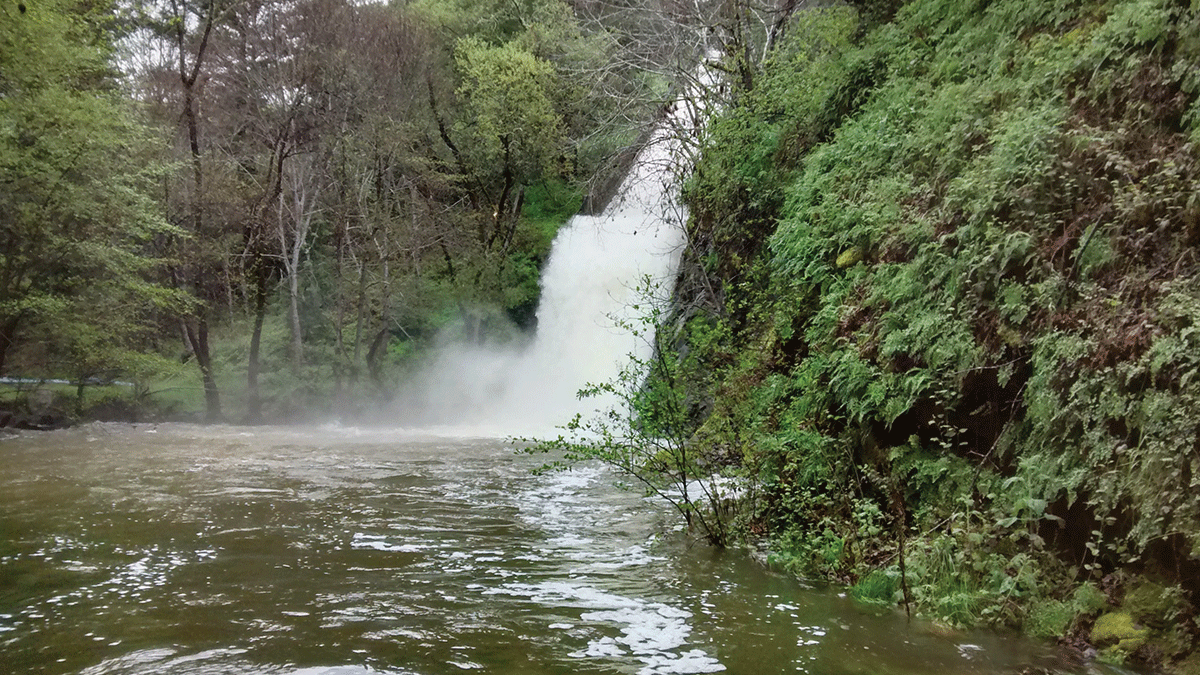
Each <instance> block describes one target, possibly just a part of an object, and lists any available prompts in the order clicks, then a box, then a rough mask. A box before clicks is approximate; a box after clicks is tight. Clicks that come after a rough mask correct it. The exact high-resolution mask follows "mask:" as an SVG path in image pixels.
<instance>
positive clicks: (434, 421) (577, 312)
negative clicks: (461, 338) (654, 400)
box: [400, 105, 689, 435]
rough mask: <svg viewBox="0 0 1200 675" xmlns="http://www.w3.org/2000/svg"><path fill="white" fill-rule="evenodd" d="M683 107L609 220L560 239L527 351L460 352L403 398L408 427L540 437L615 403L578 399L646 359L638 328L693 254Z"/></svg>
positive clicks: (577, 221)
mask: <svg viewBox="0 0 1200 675" xmlns="http://www.w3.org/2000/svg"><path fill="white" fill-rule="evenodd" d="M688 110H689V109H688V107H687V106H683V105H676V106H673V108H672V109H671V111H670V114H669V115H668V116H667V119H666V120H665V121H663V122H662V123H661V124H660V125H659V126H658V128H657V130H656V131H655V133H654V134H652V135H651V138H650V140H649V142H648V143H647V144H646V145H645V147H644V148H643V149H642V150H641V152H640V153H639V155H638V157H637V159H636V161H635V162H634V164H633V167H632V169H631V170H630V173H629V175H628V176H627V177H626V178H625V180H624V182H623V183H622V185H621V189H620V190H619V192H618V194H617V197H616V198H614V200H613V202H612V203H611V204H610V205H609V206H608V208H607V209H605V211H604V213H603V214H601V215H599V216H582V215H581V216H575V217H574V218H572V219H571V221H570V222H569V223H568V224H567V225H566V226H564V227H563V229H562V230H560V231H559V233H558V236H557V237H556V238H555V240H554V244H553V246H552V249H551V253H550V258H549V261H548V262H547V265H546V267H545V270H544V271H543V274H542V281H541V285H542V296H541V302H540V304H539V306H538V312H537V318H538V329H537V334H536V336H535V337H534V339H533V341H532V342H531V343H530V344H528V345H527V346H526V347H525V348H524V349H519V350H514V349H506V350H496V349H485V348H480V347H474V346H471V347H468V346H462V345H452V346H448V347H446V348H444V349H443V350H441V352H440V353H439V356H438V357H437V358H436V359H435V361H434V363H433V364H432V365H431V367H430V368H428V369H427V370H426V371H425V372H424V373H422V374H420V375H418V376H417V377H416V378H414V379H413V380H412V381H411V382H410V383H409V386H408V387H406V389H405V391H403V392H402V393H401V396H400V401H401V404H400V407H401V410H402V413H401V416H402V420H403V423H404V424H406V425H414V426H445V427H451V428H453V429H455V430H456V431H458V432H463V431H466V432H469V433H472V434H480V435H495V434H504V435H539V434H545V433H548V432H552V431H553V430H554V427H555V426H557V425H562V424H565V423H566V422H568V421H570V419H571V418H572V417H573V416H574V415H575V414H576V413H579V414H582V415H584V416H587V415H589V414H590V413H592V412H593V411H594V410H596V409H598V408H599V409H602V408H604V407H606V405H607V403H608V402H606V401H604V400H601V399H591V398H590V399H584V400H580V399H579V398H578V396H577V393H578V391H579V390H580V389H581V388H582V387H584V386H586V385H588V384H598V383H601V382H608V381H611V380H613V379H614V378H615V377H617V376H618V375H619V373H620V372H621V369H622V368H623V367H624V366H625V364H627V363H628V362H629V359H630V356H631V355H632V356H638V357H641V358H646V357H648V356H649V354H648V351H649V349H650V346H649V344H648V343H647V342H646V339H645V337H644V336H642V337H639V336H638V335H635V334H633V333H632V332H631V331H629V330H628V328H621V327H620V326H619V324H620V323H621V322H622V321H624V322H635V323H636V322H637V321H638V318H639V311H638V310H634V309H632V307H633V306H634V305H638V306H640V307H642V308H643V310H644V308H645V303H646V302H647V301H649V300H650V299H648V298H646V297H643V294H644V292H645V290H646V288H647V285H646V283H645V282H646V281H647V280H648V281H649V282H650V283H649V287H650V288H653V289H655V295H657V296H662V297H666V296H669V294H670V292H671V290H672V289H673V285H674V274H675V270H676V268H677V266H678V263H679V257H680V254H681V253H682V250H683V246H684V239H685V233H684V212H683V209H682V207H681V206H680V204H679V200H678V194H677V191H676V189H675V188H676V186H677V184H678V176H677V170H676V167H678V166H679V165H680V162H679V161H678V159H679V154H680V142H679V140H678V138H679V136H678V129H680V128H685V127H684V125H685V123H686V122H688V120H685V119H684V117H685V115H686V114H687V111H688Z"/></svg>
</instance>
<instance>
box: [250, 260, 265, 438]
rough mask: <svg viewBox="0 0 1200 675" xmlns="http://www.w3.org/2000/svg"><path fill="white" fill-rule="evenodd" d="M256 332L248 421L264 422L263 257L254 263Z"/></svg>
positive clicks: (251, 338)
mask: <svg viewBox="0 0 1200 675" xmlns="http://www.w3.org/2000/svg"><path fill="white" fill-rule="evenodd" d="M254 267H255V269H254V332H252V333H251V334H250V359H249V362H248V363H247V364H246V408H247V411H246V421H247V422H249V423H251V424H258V423H260V422H262V394H261V393H260V391H259V388H258V373H259V351H260V349H261V347H262V328H263V320H264V319H265V318H266V315H267V272H266V269H265V268H264V267H263V262H262V260H261V259H259V260H257V261H256V262H255V265H254Z"/></svg>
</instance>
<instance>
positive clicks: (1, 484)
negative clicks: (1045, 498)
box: [0, 425, 1115, 675]
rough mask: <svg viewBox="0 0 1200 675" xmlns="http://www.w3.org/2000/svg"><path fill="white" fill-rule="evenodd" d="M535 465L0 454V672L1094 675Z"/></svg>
mask: <svg viewBox="0 0 1200 675" xmlns="http://www.w3.org/2000/svg"><path fill="white" fill-rule="evenodd" d="M541 461H542V459H541V458H535V457H529V456H525V455H520V454H517V453H514V452H513V450H512V448H511V446H509V445H508V444H506V443H505V442H503V441H497V440H491V439H471V438H456V437H449V436H446V437H440V436H435V435H427V434H418V433H408V432H404V431H400V430H360V429H352V428H341V427H319V428H308V429H301V428H286V429H278V428H237V427H200V426H187V425H159V426H141V425H138V426H130V425H93V426H88V427H84V428H79V429H72V430H66V431H56V432H49V433H35V432H30V433H27V434H23V435H19V436H15V437H8V438H6V439H5V440H2V441H0V469H2V470H0V673H55V674H57V673H79V674H83V675H110V674H111V675H118V674H119V675H135V674H136V675H149V674H158V673H170V674H179V675H225V674H230V675H275V674H280V675H283V674H287V675H293V674H299V675H366V674H369V673H380V674H387V675H439V674H446V673H462V672H464V671H465V672H472V671H473V672H479V673H495V674H502V675H509V674H513V675H515V674H530V675H542V674H547V675H548V674H558V673H562V674H566V673H639V674H642V675H650V674H668V673H707V672H727V673H735V674H742V673H744V674H747V675H761V674H770V673H814V674H831V675H832V674H852V673H854V674H857V673H863V674H867V673H870V674H879V675H891V674H896V675H899V674H908V673H914V674H915V673H964V674H966V673H978V674H984V675H988V674H1000V673H1014V674H1015V673H1022V672H1029V669H1031V668H1036V669H1044V670H1045V671H1049V672H1053V673H1087V672H1107V673H1111V672H1115V671H1114V670H1112V669H1108V668H1106V667H1105V668H1103V669H1102V668H1101V667H1100V666H1096V665H1079V664H1075V663H1073V662H1072V661H1070V660H1069V659H1067V658H1066V656H1065V655H1064V654H1062V653H1060V652H1059V651H1058V650H1057V649H1056V648H1054V647H1053V646H1052V645H1048V644H1043V643H1039V642H1035V641H1031V640H1027V639H1023V638H1020V637H1018V636H1006V635H1001V634H997V633H994V632H987V631H981V632H971V633H955V632H946V631H938V630H934V629H932V628H931V627H930V626H929V625H927V624H924V623H921V622H912V623H910V622H907V621H906V620H905V618H904V616H903V614H902V613H899V612H888V611H885V612H880V611H878V610H870V609H867V608H863V607H860V606H857V605H856V604H855V603H854V602H853V601H851V600H850V599H848V598H846V597H845V596H844V594H843V593H840V592H839V590H838V589H829V588H815V587H811V586H809V585H806V584H805V583H803V582H801V581H799V580H797V579H793V578H790V577H785V576H781V575H778V574H774V573H771V572H770V571H769V570H766V569H764V568H763V567H762V566H760V565H758V564H756V563H755V562H754V561H753V560H751V559H750V558H749V557H748V556H747V555H746V554H745V553H742V552H736V551H725V552H719V551H714V550H712V549H709V548H707V547H704V546H701V545H695V544H689V542H688V540H687V538H686V537H685V536H683V535H682V534H681V533H679V532H678V529H677V525H676V520H675V518H674V517H673V515H672V513H671V512H670V511H669V510H667V509H666V508H665V507H664V506H663V505H662V504H660V503H657V502H654V501H650V500H647V499H645V498H643V496H642V495H641V494H640V493H638V492H634V491H629V490H622V489H620V488H618V487H616V486H615V478H614V476H612V475H611V474H609V473H608V472H607V471H606V470H604V469H603V468H602V467H598V466H582V467H579V468H577V469H575V470H572V471H568V472H561V473H548V474H541V475H535V474H534V473H533V472H532V469H533V468H535V467H536V466H538V465H539V464H540V462H541ZM1039 672H1040V671H1039Z"/></svg>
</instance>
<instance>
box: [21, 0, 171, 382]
mask: <svg viewBox="0 0 1200 675" xmlns="http://www.w3.org/2000/svg"><path fill="white" fill-rule="evenodd" d="M108 9H109V8H107V7H105V6H103V5H80V4H78V3H74V2H69V1H66V0H45V1H44V2H37V3H29V4H28V5H26V4H24V3H21V4H17V3H4V4H3V5H0V372H4V371H5V369H6V368H7V367H8V366H9V364H10V361H9V359H10V357H12V356H13V355H14V354H18V353H20V352H24V353H26V354H27V355H28V356H29V357H30V358H29V359H27V360H26V362H24V363H22V364H21V365H22V367H23V368H25V369H28V370H26V372H29V370H34V371H40V372H41V373H42V374H55V375H59V376H62V375H64V374H68V373H69V374H71V375H80V374H85V373H90V374H101V373H107V374H109V375H116V374H120V373H122V372H128V370H127V368H126V366H127V365H128V363H129V360H128V359H127V358H126V356H127V355H128V354H129V352H130V351H131V350H137V349H140V348H141V347H142V346H143V344H142V343H140V342H139V340H138V338H139V337H141V336H143V330H144V329H145V328H146V326H147V325H148V323H149V322H150V321H152V320H153V319H154V318H155V316H154V313H155V312H156V311H157V310H161V309H164V308H167V307H169V306H172V305H174V304H175V303H176V301H177V300H178V297H177V296H174V295H173V294H171V293H169V292H166V291H164V289H162V288H160V287H157V286H155V285H153V284H152V283H150V282H149V281H148V279H149V278H150V271H151V268H152V267H153V266H154V264H155V263H154V261H153V260H152V259H150V258H148V257H147V255H146V248H145V247H146V246H147V244H148V242H150V240H152V239H153V238H155V237H157V236H161V235H164V234H165V233H168V232H171V228H170V227H169V226H168V225H167V223H166V221H165V220H164V219H163V218H162V217H161V215H160V211H159V209H158V206H157V205H156V204H155V203H154V201H153V200H152V199H151V198H150V197H149V195H150V194H151V190H152V189H153V186H154V183H155V181H156V179H157V178H158V176H157V175H156V174H155V172H154V168H153V167H154V166H155V164H156V163H155V161H154V159H155V152H156V150H155V145H154V141H153V139H152V137H151V136H150V134H149V133H148V132H147V130H146V129H145V128H144V127H143V126H142V125H140V124H139V123H138V122H137V120H136V118H135V116H134V115H133V113H132V110H131V108H130V107H129V106H127V105H126V104H125V103H124V102H123V101H122V100H121V98H120V96H119V93H118V91H117V87H116V80H115V71H114V70H112V69H111V68H110V66H109V61H110V59H111V54H112V50H111V42H112V35H111V33H110V32H109V30H108V29H107V27H108V26H110V25H111V21H110V20H109V19H110V14H109V12H108Z"/></svg>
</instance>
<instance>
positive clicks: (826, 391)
mask: <svg viewBox="0 0 1200 675" xmlns="http://www.w3.org/2000/svg"><path fill="white" fill-rule="evenodd" d="M745 84H749V86H743V87H742V88H741V90H740V92H739V93H738V96H737V103H736V105H734V106H732V107H731V108H729V109H728V110H727V111H726V112H725V114H723V115H722V116H721V117H720V118H719V119H718V120H715V121H714V123H713V125H712V127H711V129H710V136H709V138H708V140H707V144H706V146H705V147H706V149H705V153H704V156H703V159H702V161H701V163H700V165H699V166H698V167H697V170H696V172H695V175H694V177H693V178H692V179H691V181H690V182H689V184H688V185H687V199H688V203H689V206H690V208H691V209H692V221H691V225H690V235H691V241H692V249H691V251H690V255H689V257H688V260H689V263H688V268H687V269H685V270H683V272H682V273H681V284H682V285H681V287H680V291H679V307H680V312H679V314H678V316H677V317H676V321H677V325H684V326H693V327H695V326H702V327H705V328H704V330H703V331H702V333H703V334H704V335H705V336H707V337H706V339H705V340H704V341H703V342H694V343H693V344H691V345H689V348H688V349H687V350H680V353H686V354H687V358H688V359H689V360H694V359H695V358H697V357H696V354H695V351H696V350H703V352H704V357H703V358H704V359H705V362H706V364H707V366H708V368H707V370H706V372H707V373H708V374H709V382H708V383H701V386H698V387H696V388H695V391H693V392H692V394H691V395H690V396H691V400H692V401H693V408H694V410H693V413H692V416H693V418H694V419H695V420H696V421H697V423H698V424H699V426H698V429H697V430H696V432H695V435H694V437H693V443H694V445H695V447H694V449H693V455H699V456H703V457H707V464H704V462H705V460H703V459H701V460H697V461H698V462H699V465H701V466H709V467H711V466H713V465H721V466H725V467H726V469H725V470H726V472H728V473H730V474H732V475H741V476H744V477H746V478H747V479H749V480H751V481H752V482H754V483H755V484H757V485H758V486H759V492H760V494H761V498H760V499H758V500H757V501H756V502H755V503H754V504H753V505H751V508H750V509H749V510H748V511H747V512H745V513H743V514H742V515H741V517H740V519H739V521H738V522H739V523H740V525H741V527H742V529H743V530H744V531H745V533H746V534H747V535H748V536H752V535H762V534H765V535H767V536H768V538H769V541H770V548H771V550H772V551H773V553H772V556H773V560H774V562H775V563H776V564H778V565H779V566H781V567H783V568H786V569H788V570H792V571H795V572H797V573H801V574H807V575H817V576H822V577H826V578H830V579H835V580H841V581H844V582H847V583H851V584H854V586H853V592H854V594H855V595H856V597H859V598H861V599H863V600H866V601H878V602H883V603H885V604H892V603H903V604H904V605H906V606H909V607H910V608H911V609H912V610H914V611H920V612H922V613H925V614H926V615H928V616H931V617H934V618H936V619H939V620H942V621H945V622H947V623H951V624H957V625H964V624H973V623H979V622H986V623H995V624H1009V625H1014V626H1023V627H1024V628H1025V630H1027V631H1028V632H1030V633H1033V634H1036V635H1042V636H1065V637H1067V638H1068V639H1070V638H1073V637H1081V636H1082V637H1085V638H1086V636H1087V635H1088V631H1089V629H1091V635H1092V637H1093V641H1094V642H1095V643H1096V644H1097V646H1098V647H1102V648H1104V649H1103V651H1102V657H1103V658H1106V659H1110V660H1114V661H1121V660H1124V659H1127V658H1134V659H1140V660H1142V661H1145V662H1150V663H1155V664H1164V665H1167V666H1169V667H1172V668H1175V669H1178V670H1180V671H1183V672H1200V657H1197V656H1195V655H1194V654H1195V647H1196V645H1197V644H1198V642H1200V630H1198V628H1197V623H1196V608H1197V607H1198V606H1200V597H1198V596H1197V594H1198V593H1200V441H1198V440H1197V439H1200V433H1198V431H1200V430H1198V429H1197V424H1198V420H1200V377H1198V376H1200V356H1198V355H1200V337H1198V336H1200V333H1198V332H1197V331H1198V329H1200V256H1198V255H1197V252H1196V247H1197V243H1198V242H1200V239H1198V237H1200V145H1198V144H1200V103H1198V94H1200V5H1197V4H1196V3H1194V2H1191V3H1189V2H1186V1H1184V2H1171V1H1167V0H1119V1H1118V0H1113V1H1108V2H1100V1H1075V0H1055V1H1052V2H1047V1H1041V0H1037V1H1035V0H991V1H985V0H976V1H972V2H949V1H947V0H913V1H911V2H906V3H903V5H902V6H900V3H883V2H875V3H871V2H865V3H852V4H851V5H836V4H835V5H830V6H827V7H824V8H821V9H811V10H805V11H801V12H799V13H797V15H796V16H795V17H794V18H793V21H792V23H791V26H790V28H789V32H788V34H787V38H786V39H785V40H784V41H782V42H780V43H779V44H778V45H777V47H776V49H775V50H774V51H773V52H772V53H771V54H770V55H769V57H768V59H767V61H766V63H765V64H764V66H763V68H762V69H761V71H760V72H758V73H757V74H756V77H755V78H754V80H753V81H752V82H750V83H744V85H745ZM714 335H716V336H718V338H719V339H711V338H712V336H714ZM701 393H703V394H706V396H700V394H701ZM1113 617H1116V619H1114V618H1113ZM1114 621H1115V623H1114ZM1121 621H1124V622H1125V625H1126V626H1127V627H1129V626H1132V627H1133V628H1129V630H1128V631H1127V632H1129V631H1133V633H1136V635H1137V636H1140V639H1137V640H1133V641H1126V640H1123V639H1121V640H1119V639H1118V638H1116V637H1112V636H1113V635H1116V633H1119V632H1120V631H1119V630H1117V631H1116V632H1115V633H1114V632H1113V631H1111V630H1108V631H1107V632H1106V629H1108V628H1110V627H1111V626H1113V625H1121V623H1120V622H1121ZM1093 624H1094V626H1095V627H1094V628H1093ZM1133 633H1131V635H1132V634H1133Z"/></svg>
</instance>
